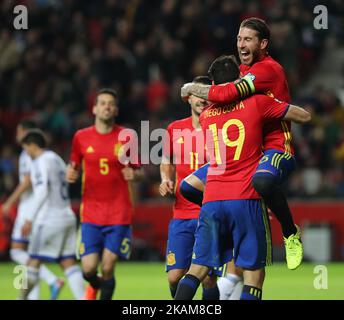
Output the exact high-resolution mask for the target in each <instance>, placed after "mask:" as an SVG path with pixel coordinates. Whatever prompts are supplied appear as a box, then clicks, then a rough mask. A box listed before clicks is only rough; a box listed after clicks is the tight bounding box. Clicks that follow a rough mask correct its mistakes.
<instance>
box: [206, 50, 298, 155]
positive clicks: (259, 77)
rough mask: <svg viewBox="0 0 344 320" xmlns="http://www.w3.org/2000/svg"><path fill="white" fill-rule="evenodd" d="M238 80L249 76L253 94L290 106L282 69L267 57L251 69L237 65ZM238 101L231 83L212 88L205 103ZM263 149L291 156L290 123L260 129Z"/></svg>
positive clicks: (268, 125)
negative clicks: (268, 97) (265, 96)
mask: <svg viewBox="0 0 344 320" xmlns="http://www.w3.org/2000/svg"><path fill="white" fill-rule="evenodd" d="M240 73H241V74H240V76H241V77H244V76H246V75H250V76H251V78H252V79H253V83H254V86H255V89H256V93H258V92H260V93H265V94H267V95H269V96H272V97H275V98H277V99H279V100H281V101H285V102H288V103H290V95H289V88H288V83H287V79H286V76H285V73H284V70H283V67H282V66H281V65H280V64H279V63H278V62H277V61H275V60H274V59H272V58H271V57H270V56H269V55H267V56H265V57H264V58H263V59H262V60H260V61H258V62H256V63H254V64H253V65H252V66H247V65H243V64H242V65H240ZM238 99H240V96H239V92H238V91H237V89H236V88H235V86H234V84H233V83H229V84H227V85H225V86H215V85H214V86H212V87H211V89H210V91H209V100H210V101H212V102H215V103H230V102H234V101H236V100H238ZM263 132H264V143H263V146H264V149H265V150H271V149H274V150H279V151H282V152H287V153H290V154H294V148H293V146H292V144H291V140H292V136H291V123H290V121H271V122H270V123H268V124H267V125H266V126H264V131H263Z"/></svg>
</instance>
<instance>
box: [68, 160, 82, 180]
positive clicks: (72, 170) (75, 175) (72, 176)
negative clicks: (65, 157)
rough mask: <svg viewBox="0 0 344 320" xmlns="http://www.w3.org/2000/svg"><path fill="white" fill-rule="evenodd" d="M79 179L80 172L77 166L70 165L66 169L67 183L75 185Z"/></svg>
mask: <svg viewBox="0 0 344 320" xmlns="http://www.w3.org/2000/svg"><path fill="white" fill-rule="evenodd" d="M78 179H79V170H78V168H77V166H76V165H75V164H69V165H68V166H67V169H66V181H67V182H68V183H75V182H76V181H77V180H78Z"/></svg>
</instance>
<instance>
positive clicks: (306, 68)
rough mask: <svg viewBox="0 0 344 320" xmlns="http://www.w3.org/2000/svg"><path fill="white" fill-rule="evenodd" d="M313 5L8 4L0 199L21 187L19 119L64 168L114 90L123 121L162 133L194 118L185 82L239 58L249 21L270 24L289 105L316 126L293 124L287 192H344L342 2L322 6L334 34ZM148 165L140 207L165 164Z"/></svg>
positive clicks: (200, 1)
mask: <svg viewBox="0 0 344 320" xmlns="http://www.w3.org/2000/svg"><path fill="white" fill-rule="evenodd" d="M16 4H24V5H26V6H27V8H28V12H29V29H28V30H19V31H16V30H14V29H13V18H14V15H13V6H14V5H16ZM317 4H318V1H312V0H302V1H301V0H290V1H277V0H262V1H258V0H252V1H240V0H188V1H182V0H149V1H148V0H147V1H144V0H103V1H82V0H27V1H13V0H3V1H1V2H0V197H1V198H3V197H4V196H6V195H8V194H9V193H10V192H11V191H12V190H13V188H14V187H15V185H16V183H17V155H18V151H19V148H18V147H17V146H16V144H15V141H14V137H15V126H16V124H17V123H18V121H19V120H21V119H23V118H31V119H34V120H35V121H36V122H37V123H38V124H39V126H40V127H41V128H43V129H44V130H46V131H47V132H48V133H49V137H50V140H51V141H50V143H51V147H52V148H53V149H54V150H55V151H57V152H58V153H59V154H61V155H62V156H63V157H64V159H65V160H66V161H67V160H68V153H69V147H70V143H71V137H72V136H73V134H74V132H75V131H76V130H77V129H79V128H82V127H85V126H88V125H90V124H92V123H93V117H92V113H91V110H92V105H93V102H94V99H95V95H96V91H97V89H99V88H101V87H112V88H114V89H116V90H117V91H118V93H119V96H120V99H119V107H120V116H119V119H118V122H119V123H121V124H124V125H126V126H129V127H132V128H135V129H137V130H138V132H139V133H140V121H141V120H149V121H150V129H151V130H153V129H155V128H164V127H166V126H167V124H168V123H169V122H171V121H174V120H176V119H179V118H183V117H186V116H188V115H189V114H190V108H189V106H188V104H186V103H184V102H182V101H181V99H180V87H181V86H182V84H183V83H185V82H189V81H191V80H192V78H193V77H195V76H198V75H205V74H206V73H207V70H208V67H209V65H210V63H211V61H212V60H213V59H214V58H216V57H217V56H219V55H221V54H226V53H234V52H235V53H236V36H237V32H238V27H239V25H240V22H241V21H242V20H243V19H245V18H247V17H250V16H256V17H260V18H263V19H265V20H266V21H267V22H268V24H269V25H270V28H271V42H270V47H269V48H270V49H269V53H270V54H271V56H272V57H273V58H275V59H276V60H277V61H279V62H280V63H281V64H282V65H283V67H284V68H285V70H286V73H287V78H288V81H289V86H290V92H291V95H292V100H293V102H294V103H295V104H299V105H302V106H304V107H306V108H307V109H309V110H311V111H312V112H313V121H312V123H311V124H309V125H306V126H302V127H301V126H293V134H294V144H295V147H296V152H297V160H298V169H297V171H296V173H295V174H294V175H293V176H292V178H291V179H290V181H289V183H288V185H287V186H286V188H287V190H288V194H289V196H290V197H297V198H318V197H325V198H328V197H330V198H340V197H343V196H344V99H343V93H342V92H343V90H344V83H343V80H342V79H343V78H344V61H343V59H342V60H340V57H341V56H344V54H343V46H344V43H343V40H344V28H343V26H344V21H343V19H344V5H343V1H341V0H338V1H335V0H332V1H326V7H327V9H328V29H327V30H326V29H325V30H324V29H320V30H317V29H316V28H314V26H313V20H314V17H315V16H316V14H314V13H313V9H314V7H315V6H316V5H317ZM337 58H338V60H334V59H337ZM326 72H327V73H326ZM325 74H329V76H326V77H325V76H324V75H325ZM336 76H337V77H336ZM145 169H146V174H147V179H146V180H145V181H144V182H142V183H141V184H140V186H139V190H138V197H139V200H141V201H147V200H150V199H153V198H154V199H158V198H159V195H158V186H159V184H160V176H159V168H158V166H156V165H146V166H145ZM75 190H77V188H75ZM74 196H77V193H75V195H74Z"/></svg>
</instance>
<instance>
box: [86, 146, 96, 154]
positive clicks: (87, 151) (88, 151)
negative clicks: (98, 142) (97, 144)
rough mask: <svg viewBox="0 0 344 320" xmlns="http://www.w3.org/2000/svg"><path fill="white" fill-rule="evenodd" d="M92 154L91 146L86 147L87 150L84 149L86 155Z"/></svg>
mask: <svg viewBox="0 0 344 320" xmlns="http://www.w3.org/2000/svg"><path fill="white" fill-rule="evenodd" d="M93 152H94V149H93V147H92V146H88V147H87V149H86V153H93Z"/></svg>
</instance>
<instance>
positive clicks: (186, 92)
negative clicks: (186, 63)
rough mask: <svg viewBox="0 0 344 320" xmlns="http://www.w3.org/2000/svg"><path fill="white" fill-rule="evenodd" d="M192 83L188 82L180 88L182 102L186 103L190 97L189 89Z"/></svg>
mask: <svg viewBox="0 0 344 320" xmlns="http://www.w3.org/2000/svg"><path fill="white" fill-rule="evenodd" d="M192 85H193V83H192V82H188V83H185V84H184V85H183V86H182V88H181V89H180V96H181V97H182V99H183V101H185V102H186V101H188V99H189V96H190V92H191V91H190V89H191V87H192Z"/></svg>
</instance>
